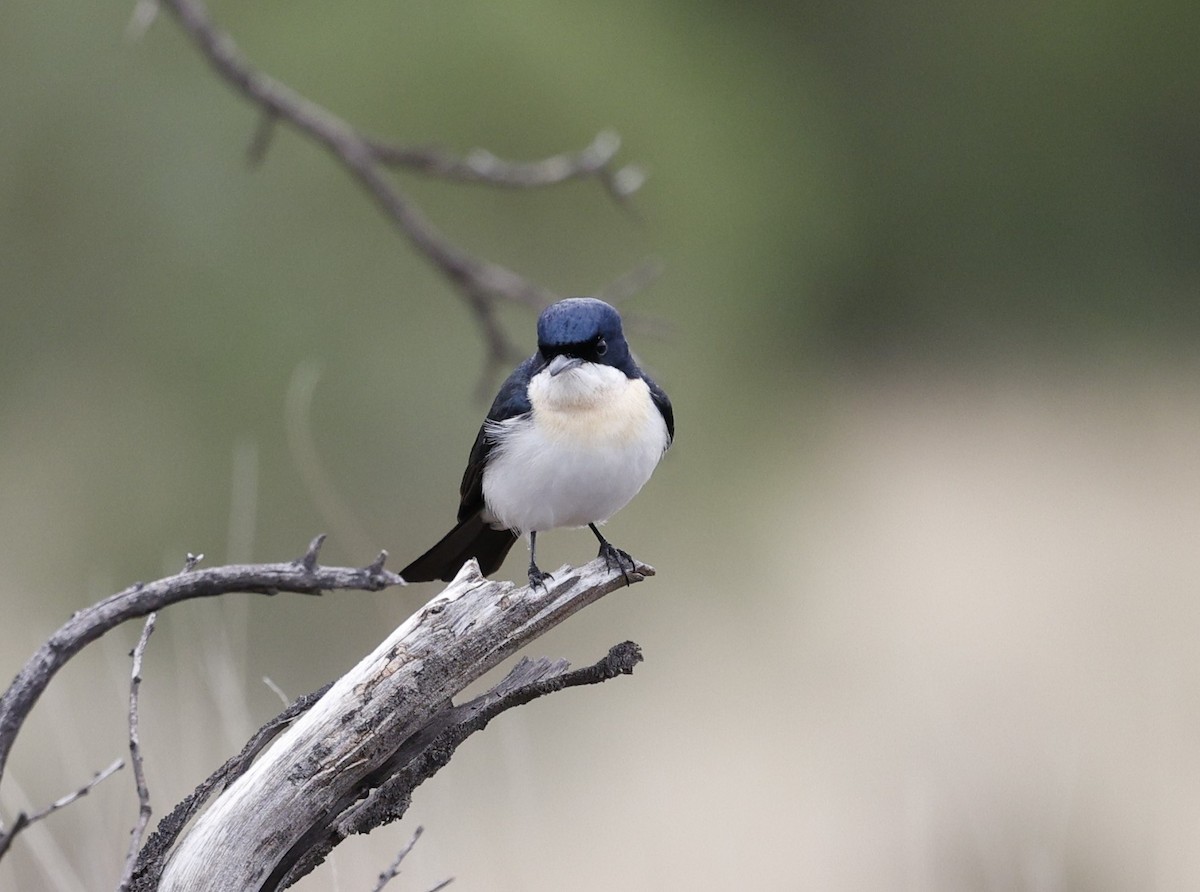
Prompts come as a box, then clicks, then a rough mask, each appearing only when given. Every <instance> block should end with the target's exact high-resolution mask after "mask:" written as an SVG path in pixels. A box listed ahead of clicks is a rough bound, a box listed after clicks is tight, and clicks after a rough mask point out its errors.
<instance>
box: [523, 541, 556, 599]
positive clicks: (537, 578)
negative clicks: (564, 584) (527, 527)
mask: <svg viewBox="0 0 1200 892" xmlns="http://www.w3.org/2000/svg"><path fill="white" fill-rule="evenodd" d="M553 578H554V577H553V576H552V575H551V574H549V573H543V572H542V571H541V570H539V569H538V565H537V531H536V530H534V531H532V532H530V534H529V586H530V588H537V587H538V586H541V587H542V588H543V589H544V588H546V580H547V579H553Z"/></svg>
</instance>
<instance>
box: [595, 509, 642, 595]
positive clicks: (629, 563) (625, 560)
mask: <svg viewBox="0 0 1200 892" xmlns="http://www.w3.org/2000/svg"><path fill="white" fill-rule="evenodd" d="M588 528H589V529H590V530H591V531H592V532H593V533H595V534H596V538H597V539H599V540H600V553H599V554H597V555H596V557H602V558H604V564H605V566H607V567H613V566H614V565H615V566H616V567H617V569H618V570H620V571H621V575H622V576H624V577H625V584H626V585H629V572H630V571H631V570H636V569H637V562H636V561H634V559H633V558H632V557H630V556H629V552H627V551H622V550H621V549H619V548H617V546H615V545H613V544H612V543H611V542H609V541H608V540H607V539H605V538H604V537H603V536H602V535H600V531H599V530H598V529H596V525H595V524H594V523H589V524H588ZM627 567H628V569H626V568H627Z"/></svg>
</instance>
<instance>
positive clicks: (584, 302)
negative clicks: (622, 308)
mask: <svg viewBox="0 0 1200 892" xmlns="http://www.w3.org/2000/svg"><path fill="white" fill-rule="evenodd" d="M537 331H538V352H540V353H541V354H542V358H543V359H544V360H545V361H546V363H547V365H548V367H549V371H550V374H551V375H552V376H554V375H558V374H560V373H562V372H565V371H567V370H568V369H572V368H577V367H578V366H580V365H582V364H583V363H585V362H593V363H596V364H598V365H607V366H612V367H613V368H616V369H618V370H620V371H622V372H624V373H625V374H626V375H629V376H630V377H632V376H633V375H635V374H636V372H637V367H636V366H635V365H634V362H633V360H632V358H631V357H630V355H629V344H628V343H626V341H625V335H624V333H623V332H622V331H621V315H620V313H618V312H617V311H616V310H615V309H613V308H612V307H611V306H609V305H608V304H606V303H605V302H604V301H602V300H597V299H596V298H594V297H570V298H567V299H566V300H560V301H558V303H554V304H551V305H550V306H548V307H546V309H544V310H543V311H542V315H541V316H539V317H538V326H537Z"/></svg>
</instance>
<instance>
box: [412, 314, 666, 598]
mask: <svg viewBox="0 0 1200 892" xmlns="http://www.w3.org/2000/svg"><path fill="white" fill-rule="evenodd" d="M674 439H675V414H674V410H673V408H672V406H671V401H670V399H668V398H667V395H666V393H665V392H664V391H663V389H662V388H661V387H659V386H658V385H657V384H656V383H655V382H654V380H653V379H652V378H650V376H649V375H647V374H646V373H645V372H644V371H642V370H641V369H640V368H639V367H638V364H637V362H635V361H634V358H633V356H632V355H631V353H630V351H629V343H628V342H627V341H626V340H625V334H624V331H623V330H622V326H621V315H620V314H619V313H618V312H617V310H616V309H615V308H613V307H612V306H610V305H609V304H607V303H605V302H604V301H602V300H599V299H597V298H594V297H570V298H566V299H564V300H560V301H557V302H556V303H553V304H551V305H550V306H548V307H546V308H545V309H544V310H543V311H542V312H541V314H540V315H539V316H538V321H537V352H535V353H534V354H533V355H532V356H530V357H529V358H528V359H526V360H525V361H524V362H522V363H521V364H520V365H519V366H517V368H516V369H515V370H514V371H513V373H512V374H511V375H509V376H508V378H507V379H506V380H505V381H504V383H503V384H502V385H501V386H500V390H499V392H498V393H497V394H496V399H495V401H494V402H493V403H492V407H491V409H490V410H489V411H488V414H487V418H486V419H485V420H484V422H483V424H482V425H481V426H480V428H479V433H478V435H477V436H476V437H475V444H474V446H472V447H471V453H470V456H469V457H468V459H467V467H466V470H465V471H464V472H463V477H462V484H461V486H460V487H459V505H458V523H457V525H456V526H455V527H454V529H452V530H451V531H450V532H449V533H447V534H446V535H445V536H443V537H442V538H441V540H439V541H438V543H437V544H436V545H434V546H433V547H432V548H430V549H429V550H428V551H427V552H425V553H424V554H423V555H421V556H420V557H419V558H417V559H416V560H415V561H413V562H412V563H411V564H409V565H408V566H407V567H405V568H404V569H403V570H401V571H400V575H401V576H402V577H404V579H405V581H407V582H430V581H433V580H435V579H440V580H442V581H445V582H449V581H451V580H452V579H454V577H455V576H456V575H457V574H458V571H459V570H460V569H461V568H462V566H463V564H465V563H466V562H467V561H468V560H470V559H471V558H475V559H476V560H477V561H478V562H479V568H480V571H481V572H482V573H483V575H484V576H490V575H492V574H493V573H495V572H496V571H497V570H499V569H500V566H501V564H503V563H504V559H505V557H506V556H507V555H508V552H509V550H510V549H511V548H512V547H513V545H514V544H515V543H516V541H517V540H518V539H520V538H521V537H522V536H528V537H529V574H528V575H529V584H530V585H531V586H533V587H539V586H540V587H543V588H544V587H545V586H546V581H547V580H548V579H551V578H552V577H551V574H549V573H545V572H543V571H542V570H541V569H539V568H538V565H537V537H538V534H539V533H542V532H545V531H546V530H552V529H559V528H564V527H575V528H581V527H584V526H586V527H588V528H589V529H590V530H591V531H592V533H593V534H595V536H596V539H597V540H598V541H599V543H600V551H599V553H598V557H602V558H604V560H605V562H606V564H607V565H608V567H609V568H610V569H611V568H612V567H613V566H616V567H618V568H620V570H621V573H622V575H623V576H624V577H625V580H626V583H628V581H629V575H628V571H630V570H633V569H634V568H635V566H636V564H635V563H634V560H633V558H632V557H630V556H629V553H628V552H625V551H622V550H621V549H619V548H617V547H615V546H614V545H612V544H611V543H610V542H609V541H608V540H607V539H605V538H604V535H603V534H602V533H601V532H600V530H599V528H598V525H600V524H603V523H604V522H605V521H607V520H608V519H609V518H611V517H612V516H613V515H614V514H616V513H617V512H618V511H620V510H621V509H622V508H624V507H625V506H626V505H627V504H629V502H630V501H631V500H632V499H633V497H634V496H636V495H637V494H638V492H639V491H640V490H641V488H642V487H643V486H644V485H645V484H646V482H647V481H648V480H649V479H650V475H651V474H652V473H653V471H654V469H655V467H657V465H658V463H659V461H660V459H661V458H662V457H663V455H664V454H665V453H666V451H667V448H668V447H669V446H670V445H671V443H672V441H673V440H674Z"/></svg>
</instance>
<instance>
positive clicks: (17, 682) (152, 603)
mask: <svg viewBox="0 0 1200 892" xmlns="http://www.w3.org/2000/svg"><path fill="white" fill-rule="evenodd" d="M317 547H319V543H317ZM310 555H313V557H312V560H313V561H315V551H314V548H313V546H312V545H310V546H309V551H308V552H306V553H305V556H304V558H303V559H301V560H298V561H289V562H287V563H278V564H230V565H229V566H225V567H214V568H210V569H207V570H200V569H195V568H194V563H193V564H192V568H191V569H188V568H185V570H184V572H182V573H178V574H176V575H174V576H168V577H167V578H165V579H159V580H158V581H156V582H151V583H146V584H143V583H140V582H139V583H137V584H135V585H132V586H130V587H129V588H127V589H125V590H124V591H121V592H117V593H116V594H115V595H110V596H109V597H107V598H105V599H104V600H103V601H101V602H99V603H98V604H94V605H93V606H91V607H89V608H87V609H85V610H80V611H79V612H78V613H76V614H75V615H73V616H72V617H71V618H70V619H69V620H67V622H66V623H65V624H63V626H62V627H61V628H60V629H59V630H58V631H57V632H55V633H54V634H53V635H51V636H50V638H49V639H48V640H47V641H46V642H45V643H44V644H42V646H41V647H39V648H38V649H37V651H36V652H35V653H34V654H33V656H32V657H30V659H29V661H28V662H27V663H26V664H25V666H24V667H23V668H22V669H21V671H20V672H19V673H17V677H16V678H15V679H13V682H12V684H10V685H9V687H8V690H6V691H5V692H4V695H3V696H0V776H3V773H4V766H5V764H6V763H7V761H8V754H9V752H11V750H12V745H13V741H14V740H16V736H17V732H18V731H19V730H20V728H21V725H22V724H23V723H24V721H25V718H26V716H28V714H29V711H30V710H31V709H32V708H33V705H34V703H36V702H37V699H38V697H40V696H41V695H42V692H43V691H44V690H45V689H46V686H47V685H48V684H49V683H50V680H51V679H52V678H53V677H54V675H55V673H57V672H58V670H59V669H61V668H62V667H63V666H64V665H66V663H67V661H68V660H70V659H71V657H73V656H75V654H77V653H79V651H81V650H82V649H83V648H84V647H86V646H87V645H88V644H90V643H91V642H93V641H95V640H96V639H97V638H99V637H100V636H101V635H103V634H104V633H105V632H108V631H109V630H111V629H113V628H115V627H116V626H119V625H120V624H121V623H123V622H125V621H127V620H130V619H136V618H137V617H141V616H146V615H147V614H150V613H153V612H154V611H156V610H161V609H162V608H163V607H166V606H167V605H169V604H175V603H177V602H179V601H186V600H188V599H190V598H209V597H213V596H216V595H224V594H228V593H229V592H248V593H251V594H261V595H275V594H278V593H279V592H294V593H298V594H310V595H316V594H320V593H321V592H323V591H333V590H340V589H353V590H360V591H371V592H377V591H381V590H383V589H385V588H389V587H391V586H395V585H403V584H404V580H403V579H401V578H400V577H399V576H398V575H397V574H395V573H392V572H391V571H389V570H384V569H383V568H382V566H378V560H376V561H375V562H373V563H372V564H371V566H369V567H359V568H352V567H321V566H316V565H315V564H313V565H311V566H309V565H308V564H307V562H308V560H309V557H310Z"/></svg>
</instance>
